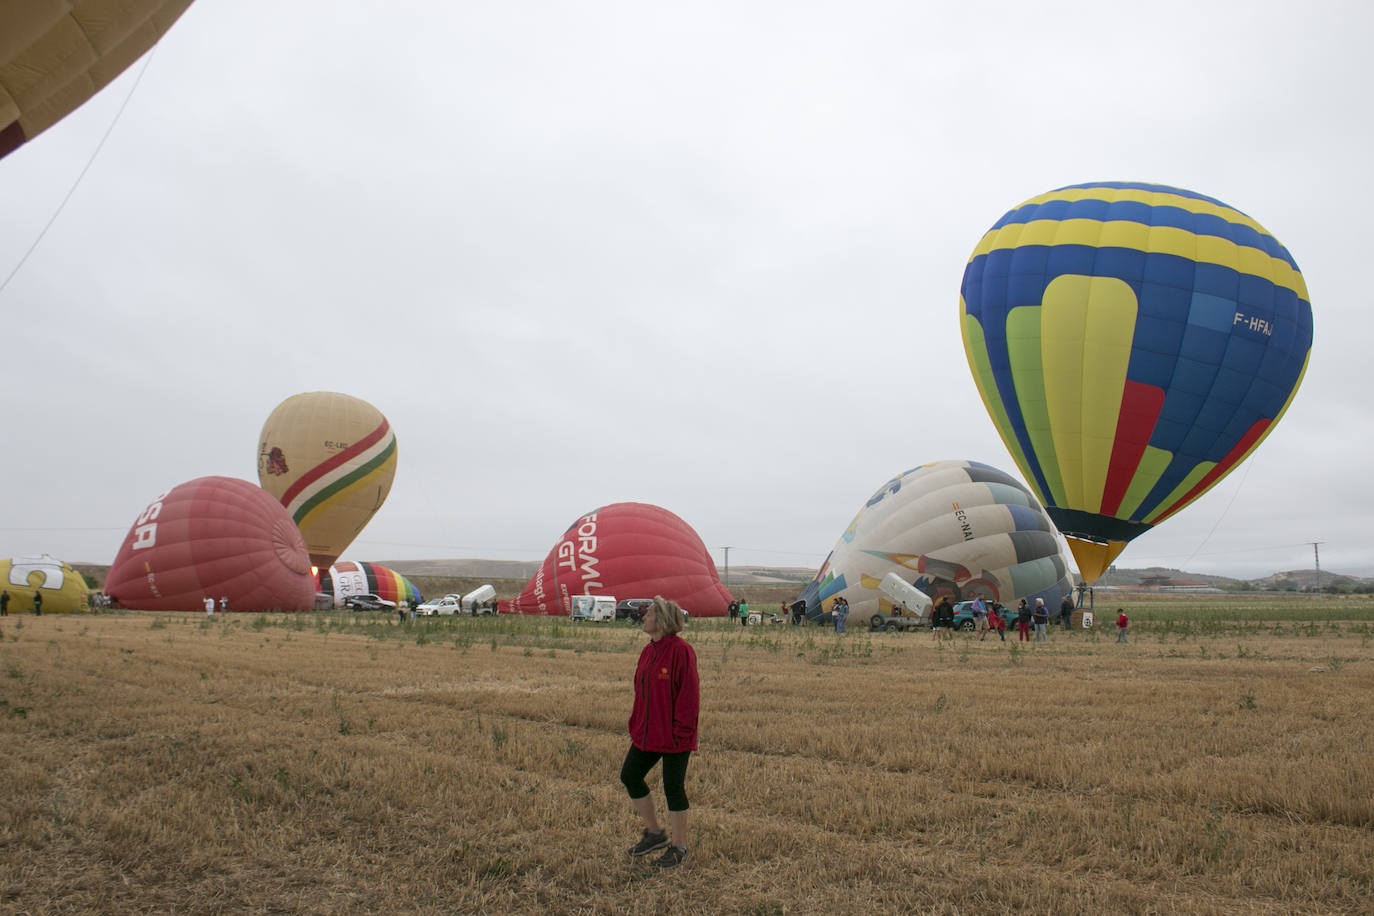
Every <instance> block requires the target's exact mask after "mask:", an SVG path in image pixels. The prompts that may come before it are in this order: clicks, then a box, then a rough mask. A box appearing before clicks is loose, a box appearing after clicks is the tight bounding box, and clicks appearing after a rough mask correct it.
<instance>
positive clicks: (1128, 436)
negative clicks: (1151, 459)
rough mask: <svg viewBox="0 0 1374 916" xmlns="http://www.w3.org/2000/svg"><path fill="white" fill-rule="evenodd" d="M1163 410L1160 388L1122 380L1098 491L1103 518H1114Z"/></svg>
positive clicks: (1162, 396) (1162, 397) (1162, 393)
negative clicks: (1102, 484)
mask: <svg viewBox="0 0 1374 916" xmlns="http://www.w3.org/2000/svg"><path fill="white" fill-rule="evenodd" d="M1163 409H1164V389H1163V388H1160V387H1158V386H1156V385H1145V384H1142V383H1140V382H1133V381H1131V380H1130V379H1127V380H1126V388H1125V390H1124V391H1122V392H1121V412H1120V413H1119V414H1118V415H1117V420H1116V442H1115V443H1114V444H1113V445H1112V457H1111V460H1110V461H1109V462H1108V464H1107V485H1106V487H1104V488H1103V490H1102V510H1101V514H1103V515H1116V510H1117V509H1119V508H1121V501H1122V500H1123V499H1125V498H1126V491H1127V490H1128V489H1130V486H1131V480H1132V479H1133V478H1134V477H1135V472H1136V468H1138V467H1140V459H1141V456H1143V455H1144V454H1145V446H1147V445H1149V444H1150V436H1151V435H1152V434H1153V433H1154V431H1155V423H1156V421H1158V420H1159V412H1160V411H1161V410H1163Z"/></svg>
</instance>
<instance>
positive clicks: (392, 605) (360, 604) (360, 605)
mask: <svg viewBox="0 0 1374 916" xmlns="http://www.w3.org/2000/svg"><path fill="white" fill-rule="evenodd" d="M344 607H346V608H348V609H349V610H350V611H394V610H396V602H395V601H388V600H386V599H385V598H379V597H378V596H376V595H349V596H348V597H347V598H345V599H344Z"/></svg>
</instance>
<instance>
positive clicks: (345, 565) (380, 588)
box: [320, 561, 424, 607]
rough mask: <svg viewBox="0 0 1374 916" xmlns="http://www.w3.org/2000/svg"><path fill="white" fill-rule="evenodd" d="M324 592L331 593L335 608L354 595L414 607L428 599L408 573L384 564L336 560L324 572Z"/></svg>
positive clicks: (321, 581) (322, 581)
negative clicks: (402, 603)
mask: <svg viewBox="0 0 1374 916" xmlns="http://www.w3.org/2000/svg"><path fill="white" fill-rule="evenodd" d="M320 594H324V595H329V596H330V597H331V598H332V599H333V601H334V607H343V604H344V599H345V598H351V597H352V596H354V595H376V596H377V597H378V598H383V599H385V600H387V601H390V602H392V603H393V604H399V603H400V602H402V601H404V602H406V603H407V604H409V605H411V606H412V607H414V606H415V605H417V604H419V603H420V602H421V601H423V600H424V598H423V596H421V594H420V590H419V589H418V588H416V587H415V586H414V584H413V583H411V581H410V580H409V579H407V578H406V577H405V576H403V575H401V574H400V573H398V572H396V571H395V570H394V569H390V568H388V567H386V566H382V565H381V564H380V563H354V562H351V561H344V562H340V563H335V564H334V565H333V566H331V567H329V569H327V570H321V571H320Z"/></svg>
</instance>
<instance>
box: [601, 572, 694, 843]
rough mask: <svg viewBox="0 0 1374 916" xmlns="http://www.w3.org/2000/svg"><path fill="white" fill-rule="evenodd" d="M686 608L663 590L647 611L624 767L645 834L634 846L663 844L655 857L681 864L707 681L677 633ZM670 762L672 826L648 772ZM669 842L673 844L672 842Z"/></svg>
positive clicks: (666, 778)
mask: <svg viewBox="0 0 1374 916" xmlns="http://www.w3.org/2000/svg"><path fill="white" fill-rule="evenodd" d="M683 625H684V621H683V619H682V609H681V608H679V607H678V606H677V604H676V602H673V601H669V600H667V599H665V598H664V597H663V596H662V595H655V596H654V603H653V604H652V605H651V606H649V607H648V608H647V609H646V610H645V613H644V623H643V627H642V628H643V630H644V634H645V635H646V636H648V637H649V644H648V645H647V646H645V647H644V650H643V651H642V652H640V653H639V664H638V665H637V666H636V667H635V698H634V706H633V707H632V708H631V710H630V721H629V723H628V727H629V731H630V749H629V751H627V752H626V754H625V762H624V763H623V764H621V767H620V781H621V783H623V784H624V786H625V791H626V792H628V793H629V795H630V801H631V802H632V803H633V804H634V808H635V813H637V814H638V815H639V818H640V820H641V821H642V822H643V823H644V835H643V837H642V838H641V839H640V841H639V842H638V843H636V844H635V845H633V846H631V847H630V850H629V852H630V855H632V856H644V855H648V854H649V853H651V852H654V851H655V850H659V849H663V850H664V852H663V855H662V856H660V857H659V858H658V859H656V860H655V861H654V865H655V866H656V867H658V868H674V867H676V866H678V865H681V864H682V863H683V861H685V860H686V858H687V810H688V807H689V806H688V803H687V791H686V787H685V784H686V778H687V762H688V760H689V759H690V758H691V756H692V751H695V750H696V749H697V713H698V711H699V709H700V707H701V686H700V682H699V681H698V679H697V656H696V653H695V652H694V651H693V650H692V647H691V645H690V644H689V643H688V642H687V641H686V640H685V639H683V638H682V637H681V636H678V635H677V634H678V633H679V631H681V630H682V627H683ZM660 760H661V761H663V770H662V771H663V796H664V799H665V800H666V801H667V803H668V832H667V833H665V832H664V830H663V828H662V827H661V826H659V821H658V816H657V814H656V812H655V810H654V798H653V795H652V794H650V792H649V786H648V784H647V783H646V782H645V781H644V777H645V776H646V775H647V774H648V772H649V770H650V769H652V768H653V766H654V764H656V763H658V762H659V761H660ZM665 847H666V848H665Z"/></svg>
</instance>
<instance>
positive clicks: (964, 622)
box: [954, 600, 1007, 630]
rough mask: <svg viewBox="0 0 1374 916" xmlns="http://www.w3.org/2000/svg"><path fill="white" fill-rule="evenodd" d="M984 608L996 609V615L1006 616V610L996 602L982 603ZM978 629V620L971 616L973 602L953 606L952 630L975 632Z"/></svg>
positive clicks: (961, 602) (962, 602) (963, 602)
mask: <svg viewBox="0 0 1374 916" xmlns="http://www.w3.org/2000/svg"><path fill="white" fill-rule="evenodd" d="M983 605H984V606H985V607H989V608H991V607H995V608H997V613H999V614H1001V615H1002V616H1003V617H1005V616H1007V609H1006V608H1005V607H1003V606H1002V605H1000V604H998V603H997V602H996V601H986V600H985V601H984V602H983ZM977 628H978V618H976V617H974V616H973V602H972V601H960V602H959V603H958V604H956V605H955V606H954V629H956V630H976V629H977Z"/></svg>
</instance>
